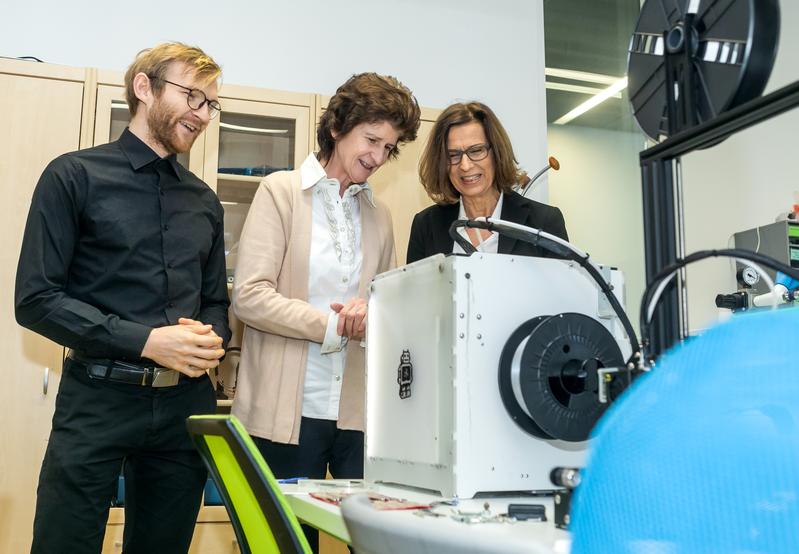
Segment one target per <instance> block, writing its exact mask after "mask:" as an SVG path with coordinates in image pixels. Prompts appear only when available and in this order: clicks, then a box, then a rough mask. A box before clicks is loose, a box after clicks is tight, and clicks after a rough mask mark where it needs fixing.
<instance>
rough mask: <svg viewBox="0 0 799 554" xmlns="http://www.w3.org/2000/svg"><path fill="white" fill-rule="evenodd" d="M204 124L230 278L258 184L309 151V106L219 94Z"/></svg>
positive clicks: (208, 170)
mask: <svg viewBox="0 0 799 554" xmlns="http://www.w3.org/2000/svg"><path fill="white" fill-rule="evenodd" d="M220 102H221V104H222V113H221V114H220V115H219V117H218V118H217V119H215V120H213V121H212V122H211V125H209V127H208V131H207V138H206V144H205V168H204V174H205V181H206V182H207V183H208V185H209V186H211V187H212V188H215V189H216V193H217V195H218V196H219V200H220V201H221V202H222V206H223V207H224V209H225V253H226V255H227V267H228V276H229V277H228V278H229V280H230V281H232V273H233V269H234V268H235V265H236V252H237V250H238V242H239V237H240V236H241V229H242V227H243V226H244V220H245V218H246V217H247V212H248V211H249V208H250V204H251V203H252V199H253V197H254V196H255V192H256V191H257V190H258V184H259V183H260V182H261V179H263V178H264V176H266V175H269V174H270V173H273V172H275V171H283V170H292V169H294V168H296V167H299V166H300V164H302V161H303V160H304V159H305V157H306V156H307V155H308V147H309V142H308V137H309V132H310V131H309V127H308V124H309V117H310V107H309V106H290V105H283V104H273V103H269V102H257V101H251V100H237V99H231V98H225V97H224V96H223V97H222V98H221V99H220Z"/></svg>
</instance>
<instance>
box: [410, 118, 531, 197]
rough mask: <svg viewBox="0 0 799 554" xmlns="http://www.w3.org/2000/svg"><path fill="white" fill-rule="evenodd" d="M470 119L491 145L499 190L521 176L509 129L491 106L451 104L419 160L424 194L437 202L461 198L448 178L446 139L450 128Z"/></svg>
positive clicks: (438, 122)
mask: <svg viewBox="0 0 799 554" xmlns="http://www.w3.org/2000/svg"><path fill="white" fill-rule="evenodd" d="M473 121H476V122H478V123H480V124H481V125H482V126H483V130H484V131H485V134H486V138H487V139H488V143H489V144H490V145H491V151H490V155H491V156H492V157H493V160H494V183H493V185H494V187H496V188H497V189H498V190H499V191H500V192H510V191H511V190H512V187H513V185H514V184H516V183H517V182H518V181H519V179H520V178H521V172H520V170H519V166H518V162H517V161H516V156H515V155H514V153H513V146H512V145H511V143H510V138H509V137H508V133H507V132H506V131H505V128H504V127H502V123H500V122H499V119H498V118H497V116H496V115H495V114H494V112H493V111H491V108H489V107H488V106H486V105H485V104H483V103H481V102H468V103H458V104H452V105H451V106H448V107H447V108H446V109H445V110H444V111H443V112H441V115H439V116H438V119H436V122H435V123H434V124H433V129H432V131H430V139H429V140H428V141H427V145H426V146H425V149H424V153H423V154H422V160H421V162H420V163H419V179H420V180H421V182H422V186H423V187H424V188H425V190H426V191H427V195H428V196H429V197H430V199H431V200H433V202H435V203H436V204H455V203H456V202H458V199H459V198H460V193H458V191H457V190H456V189H455V187H454V186H452V183H451V182H450V180H449V166H450V164H449V156H448V155H447V150H448V148H447V139H448V138H449V130H450V129H452V128H453V127H455V126H456V125H463V124H465V123H471V122H473Z"/></svg>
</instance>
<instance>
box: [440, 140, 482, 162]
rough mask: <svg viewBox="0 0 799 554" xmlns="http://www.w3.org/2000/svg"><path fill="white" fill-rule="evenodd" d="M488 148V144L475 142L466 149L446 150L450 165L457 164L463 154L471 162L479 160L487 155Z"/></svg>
mask: <svg viewBox="0 0 799 554" xmlns="http://www.w3.org/2000/svg"><path fill="white" fill-rule="evenodd" d="M490 150H491V145H490V144H475V145H474V146H470V147H469V148H467V149H466V150H447V157H448V158H449V164H450V165H458V164H459V163H461V160H462V159H463V155H464V154H466V156H467V157H468V158H469V159H470V160H472V161H473V162H479V161H480V160H484V159H485V158H486V156H488V152H489V151H490Z"/></svg>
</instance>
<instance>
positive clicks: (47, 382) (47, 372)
mask: <svg viewBox="0 0 799 554" xmlns="http://www.w3.org/2000/svg"><path fill="white" fill-rule="evenodd" d="M49 385H50V368H49V367H46V368H44V381H43V382H42V394H43V395H44V396H47V387H48V386H49Z"/></svg>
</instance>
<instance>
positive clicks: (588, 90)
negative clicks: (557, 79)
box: [544, 81, 621, 98]
mask: <svg viewBox="0 0 799 554" xmlns="http://www.w3.org/2000/svg"><path fill="white" fill-rule="evenodd" d="M544 84H545V86H546V88H548V89H551V90H563V91H566V92H578V93H580V94H591V95H594V94H599V93H601V92H603V91H604V90H605V89H603V88H596V87H584V86H580V85H570V84H568V83H550V82H549V81H547V82H546V83H544ZM614 98H621V93H620V92H619V93H616V94H615V95H614Z"/></svg>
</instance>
